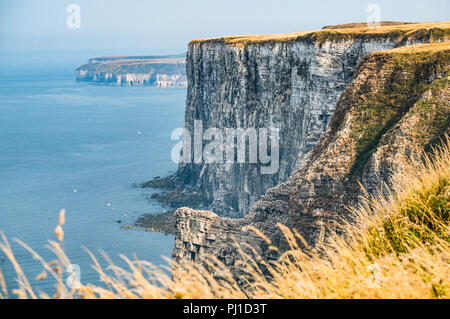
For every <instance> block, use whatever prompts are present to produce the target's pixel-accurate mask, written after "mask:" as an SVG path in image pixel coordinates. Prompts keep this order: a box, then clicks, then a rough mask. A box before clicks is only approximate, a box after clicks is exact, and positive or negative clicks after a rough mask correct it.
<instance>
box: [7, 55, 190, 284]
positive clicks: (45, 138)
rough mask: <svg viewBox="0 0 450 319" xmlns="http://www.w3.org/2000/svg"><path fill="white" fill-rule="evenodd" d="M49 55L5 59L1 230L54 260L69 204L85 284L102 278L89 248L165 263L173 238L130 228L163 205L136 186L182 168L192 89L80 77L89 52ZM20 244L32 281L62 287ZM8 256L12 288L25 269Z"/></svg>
mask: <svg viewBox="0 0 450 319" xmlns="http://www.w3.org/2000/svg"><path fill="white" fill-rule="evenodd" d="M41 60H44V61H45V62H46V63H42V65H41V66H40V65H39V61H38V60H36V61H37V62H36V61H35V62H33V63H31V64H30V67H26V66H24V65H23V64H20V63H18V64H16V65H14V63H12V64H7V65H6V64H5V62H3V63H4V64H3V68H1V70H0V230H1V231H3V232H4V233H5V235H6V236H7V237H8V239H9V240H10V241H12V239H13V238H19V239H21V240H22V241H24V242H25V243H27V244H28V245H29V246H31V247H32V248H33V249H35V250H36V251H37V252H38V253H40V254H41V255H42V256H43V257H45V258H46V259H47V260H52V255H51V253H50V252H49V251H48V249H47V248H46V247H45V246H46V243H47V241H48V240H49V239H52V240H53V239H55V237H54V235H53V230H54V228H55V226H56V224H57V222H58V213H59V211H60V209H62V208H64V209H66V224H65V225H64V231H65V239H64V249H65V251H66V253H67V255H68V256H69V257H70V259H71V262H72V263H73V264H77V265H79V267H80V269H81V281H82V282H83V283H88V282H91V283H98V280H99V277H98V275H97V273H96V272H95V271H94V270H93V269H92V267H91V265H92V262H91V260H90V258H89V256H88V255H87V253H86V252H85V251H84V250H83V249H82V248H81V247H86V248H88V249H89V250H91V251H93V252H95V253H96V255H97V256H98V257H100V254H99V251H100V250H101V251H104V252H106V253H107V254H108V255H109V256H110V257H111V258H112V260H113V261H114V262H117V263H118V264H119V265H124V263H122V262H121V259H120V257H119V254H124V255H125V256H127V257H130V258H131V257H133V254H136V256H137V257H138V258H139V259H144V260H148V261H151V262H153V263H155V264H164V261H163V259H162V258H161V256H170V255H171V251H172V248H173V243H174V238H173V236H171V235H164V234H160V233H150V232H145V231H143V230H140V229H136V228H134V229H132V230H124V229H121V226H123V225H126V224H131V225H133V224H134V222H135V220H136V218H137V217H139V216H140V215H142V214H144V213H159V212H162V211H163V207H161V206H160V205H159V204H158V203H155V202H149V201H148V200H147V198H148V197H149V195H150V194H151V192H152V191H150V190H141V189H137V188H134V187H133V183H139V182H143V181H146V180H149V179H151V178H153V177H154V176H166V175H168V174H170V173H173V172H174V171H175V170H176V164H174V163H173V162H172V161H171V159H170V151H171V148H172V146H173V145H174V143H175V142H174V141H171V140H170V133H171V131H172V130H173V129H174V128H176V127H180V126H182V125H183V116H184V103H185V96H186V90H185V89H155V88H149V87H111V86H97V85H92V84H87V83H77V82H75V80H74V72H73V69H74V68H75V67H76V66H78V65H80V64H82V63H84V62H85V59H84V57H83V58H80V57H78V58H77V56H76V55H73V56H71V59H70V63H68V64H64V63H63V62H64V59H62V60H61V61H58V63H54V64H52V61H51V60H46V59H45V56H44V57H41ZM3 61H5V60H3ZM118 220H121V221H122V223H121V224H119V223H117V221H118ZM12 246H13V248H14V252H15V254H16V258H17V260H18V261H19V263H20V264H21V265H22V267H23V268H24V271H25V273H26V274H27V275H28V278H29V280H30V282H31V284H32V285H33V286H34V287H36V288H37V289H41V290H43V291H47V292H49V291H52V287H53V285H54V283H53V282H52V281H51V280H44V281H40V282H37V281H36V280H35V276H36V275H37V274H39V273H40V272H41V271H42V267H41V266H40V264H39V262H37V261H36V260H33V258H32V257H31V255H30V254H29V253H28V252H27V251H26V250H25V249H23V248H22V247H20V246H19V245H18V244H16V243H12ZM2 257H4V256H2V254H1V253H0V267H1V269H2V271H3V274H4V276H5V279H6V283H7V285H8V288H9V289H10V290H11V289H13V288H16V286H17V284H16V282H15V273H14V271H13V269H12V266H11V264H10V263H9V261H8V260H6V259H5V258H2ZM100 259H101V257H100ZM106 264H107V263H106V262H104V263H103V265H106Z"/></svg>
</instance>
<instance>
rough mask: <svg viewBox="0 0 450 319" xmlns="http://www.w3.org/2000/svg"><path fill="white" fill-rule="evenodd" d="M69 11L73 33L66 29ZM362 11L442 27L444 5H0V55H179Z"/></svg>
mask: <svg viewBox="0 0 450 319" xmlns="http://www.w3.org/2000/svg"><path fill="white" fill-rule="evenodd" d="M70 4H76V5H78V8H79V9H80V11H79V12H80V15H79V16H80V19H79V21H80V24H79V28H77V27H73V25H72V28H70V27H68V24H67V19H68V17H69V16H71V14H72V13H73V12H69V13H67V9H68V6H69V5H70ZM370 4H377V5H378V6H379V8H380V18H381V20H383V21H387V20H394V21H445V20H450V0H427V1H418V0H395V1H392V0H386V1H381V0H378V1H377V0H368V1H365V0H342V1H336V0H315V1H311V0H308V1H303V0H296V1H295V0H285V1H283V0H270V1H267V0H257V1H254V0H221V1H216V0H190V1H187V0H183V1H181V0H180V1H178V0H165V1H162V0H160V1H154V0H147V1H144V0H68V1H66V0H0V51H36V50H102V51H108V50H110V51H111V52H113V51H114V52H119V51H123V52H126V53H127V54H131V53H136V54H143V53H149V54H158V53H183V52H185V51H186V48H187V44H188V42H189V41H190V40H191V39H195V38H205V37H217V36H224V35H236V34H263V33H281V32H300V31H309V30H316V29H320V28H321V27H323V26H324V25H330V24H340V23H349V22H365V21H367V18H368V17H369V15H370V14H371V13H370V12H369V13H368V12H367V8H368V6H369V5H370ZM71 21H74V20H71ZM77 21H78V20H77Z"/></svg>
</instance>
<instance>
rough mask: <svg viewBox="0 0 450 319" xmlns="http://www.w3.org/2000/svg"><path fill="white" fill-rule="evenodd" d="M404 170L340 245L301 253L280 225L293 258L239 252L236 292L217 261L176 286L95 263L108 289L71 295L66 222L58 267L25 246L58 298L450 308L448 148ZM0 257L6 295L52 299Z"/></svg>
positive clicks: (365, 207)
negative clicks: (444, 304)
mask: <svg viewBox="0 0 450 319" xmlns="http://www.w3.org/2000/svg"><path fill="white" fill-rule="evenodd" d="M405 167H406V169H405V170H404V171H403V172H402V173H398V174H397V175H395V176H394V177H393V185H394V190H393V192H392V193H390V194H388V195H386V196H384V197H380V198H374V197H370V196H369V195H367V196H366V198H365V199H364V200H363V201H362V204H361V205H360V206H359V207H356V208H353V209H351V210H352V212H353V213H354V216H355V220H354V221H353V222H352V223H346V224H344V225H343V227H342V230H343V233H344V234H345V235H344V236H338V235H333V236H331V237H330V240H328V241H327V242H326V243H324V244H322V245H321V246H319V247H317V248H314V249H313V248H309V249H303V250H301V249H300V246H299V244H298V243H299V242H302V244H303V245H307V244H306V243H305V242H304V241H303V238H302V237H301V235H300V234H299V233H298V232H297V231H295V230H294V231H292V230H289V229H287V228H285V227H284V226H282V225H280V227H281V228H282V230H283V231H284V233H285V236H286V239H287V240H288V242H289V244H290V247H291V249H290V250H289V251H287V252H285V253H283V255H282V257H281V258H280V259H279V260H278V261H276V262H270V263H267V262H264V261H263V260H262V259H260V258H259V257H258V256H257V255H256V254H248V253H244V250H241V257H242V258H241V261H240V262H239V264H240V268H241V269H242V276H241V277H240V278H238V280H239V283H240V284H239V285H238V284H237V281H236V278H234V277H233V275H232V274H231V273H230V272H229V270H228V269H226V267H224V266H223V265H222V264H221V263H220V262H219V261H217V260H216V259H215V258H214V257H205V258H204V264H203V265H200V264H194V263H187V264H184V265H183V266H177V265H174V267H173V269H172V277H169V276H168V275H167V274H166V273H164V272H163V271H162V270H160V269H157V268H156V267H154V266H153V265H152V264H150V263H149V262H146V261H139V260H134V261H131V260H128V259H127V258H125V257H123V258H124V259H125V261H126V262H127V263H128V265H129V269H122V268H119V267H117V266H115V265H113V264H110V266H109V268H110V270H112V272H113V274H114V275H112V276H111V275H108V274H106V272H105V271H104V270H103V269H102V268H101V266H100V264H99V263H98V262H97V260H96V258H95V257H94V255H92V254H91V257H92V258H93V261H94V264H95V267H96V269H97V271H98V272H99V274H100V276H101V279H102V280H103V281H104V283H105V286H104V287H98V286H94V285H90V284H82V285H80V286H79V287H78V288H75V289H72V290H69V289H68V288H67V287H66V286H65V285H64V281H63V275H62V272H61V269H63V267H66V266H67V265H69V264H70V261H69V260H68V258H67V257H66V255H65V254H64V251H63V250H62V248H61V245H60V242H61V241H62V240H63V231H62V225H63V224H64V214H63V213H62V214H61V218H60V224H59V225H58V227H57V231H56V232H55V234H56V235H57V238H58V241H59V242H54V241H51V242H50V249H51V250H52V251H53V252H54V254H55V256H56V257H57V258H56V260H54V261H51V262H47V261H44V260H43V259H42V258H41V257H39V256H38V255H37V254H35V253H34V252H33V251H32V249H31V248H29V247H28V246H26V245H25V244H24V243H22V245H23V246H24V247H25V248H27V249H28V250H29V251H30V252H31V253H32V254H34V256H35V257H36V258H38V259H39V260H40V261H41V262H42V264H43V267H44V272H43V273H42V274H41V275H40V276H38V277H39V278H36V280H48V279H45V278H46V277H47V274H49V275H50V276H52V277H53V278H54V279H55V280H56V283H57V289H56V291H55V294H54V296H53V297H57V298H79V297H81V298H247V297H249V298H448V297H449V295H450V287H449V285H450V283H449V278H450V267H449V262H450V241H449V211H450V183H449V181H450V143H449V139H447V140H446V143H445V145H444V146H443V147H442V148H439V149H437V151H435V153H434V155H433V156H431V157H427V156H425V159H424V161H423V162H422V163H412V164H411V163H410V164H407V165H406V166H405ZM255 231H256V232H258V231H257V230H255ZM265 240H266V241H267V242H268V243H269V244H270V240H269V239H268V238H265ZM0 248H1V249H2V250H3V252H4V253H5V254H6V256H7V257H8V258H9V259H10V260H11V262H12V263H13V265H14V267H15V270H16V272H17V280H18V289H15V290H14V291H12V292H13V293H14V294H16V295H17V296H19V297H21V298H38V297H42V298H46V297H49V296H47V295H45V294H42V293H41V294H37V293H36V292H35V291H33V289H32V288H31V286H30V284H29V281H28V279H27V278H26V276H25V274H24V273H23V271H22V269H21V267H20V265H19V264H18V263H17V262H16V260H15V258H14V254H13V252H12V250H11V248H10V246H9V244H8V241H7V240H6V238H5V237H4V236H3V241H2V242H1V243H0ZM272 249H276V248H275V247H272ZM107 260H108V259H107ZM261 265H263V268H264V269H265V271H264V272H263V271H262V269H261ZM211 270H212V271H211ZM0 286H1V288H2V295H1V297H8V296H9V295H8V290H7V288H6V287H5V284H4V280H3V277H2V276H1V272H0Z"/></svg>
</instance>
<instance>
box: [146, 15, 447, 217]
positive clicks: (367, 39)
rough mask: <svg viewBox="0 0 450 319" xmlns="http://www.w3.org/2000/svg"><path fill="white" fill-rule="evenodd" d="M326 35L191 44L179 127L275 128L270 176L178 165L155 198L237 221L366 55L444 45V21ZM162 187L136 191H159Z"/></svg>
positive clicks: (283, 174)
mask: <svg viewBox="0 0 450 319" xmlns="http://www.w3.org/2000/svg"><path fill="white" fill-rule="evenodd" d="M355 26H356V28H354V27H353V25H345V26H341V27H339V26H337V27H327V29H323V30H320V31H315V32H306V33H292V34H274V35H259V36H235V37H223V38H216V39H204V40H194V41H191V43H190V44H189V49H188V53H187V78H188V93H187V102H186V112H185V127H186V128H187V129H188V130H190V131H191V132H193V126H194V121H196V120H201V121H202V124H203V128H204V129H206V128H211V127H215V128H220V129H223V128H227V127H232V128H243V129H247V128H265V127H276V128H278V129H279V130H280V133H279V134H280V140H279V141H280V149H279V158H280V162H279V170H278V171H277V172H276V173H275V174H266V175H265V174H261V171H260V169H261V166H260V165H259V164H251V163H248V162H246V163H243V164H238V163H235V164H227V165H223V164H206V163H198V164H196V163H182V164H180V166H179V169H178V172H177V174H176V175H175V176H173V177H170V178H168V179H165V180H164V182H166V183H167V184H166V185H167V186H168V188H169V189H170V191H169V192H167V193H165V194H163V195H161V196H159V199H160V200H161V201H163V202H166V203H169V204H171V205H172V207H174V208H177V207H180V206H183V205H186V206H190V207H192V206H193V205H195V203H197V204H202V205H197V207H204V208H206V209H211V210H212V211H214V212H215V213H217V214H218V215H220V216H226V217H234V218H236V217H238V218H239V217H243V216H244V215H246V214H247V213H248V212H249V211H250V208H251V207H252V206H253V205H255V203H256V202H257V201H258V200H259V199H261V197H262V196H263V195H264V194H265V193H266V191H267V190H268V189H270V188H271V187H274V186H276V185H278V184H280V183H283V182H285V181H286V180H287V179H288V178H289V176H291V175H292V173H294V172H295V170H296V169H297V168H298V167H299V165H300V163H301V162H302V160H303V158H304V157H305V155H306V154H308V153H309V152H310V151H311V150H312V149H313V147H314V146H315V145H316V144H317V142H318V140H319V138H320V137H321V136H322V134H323V133H324V132H325V130H326V128H327V127H328V125H329V123H330V120H331V118H332V116H333V114H334V112H335V109H336V105H337V102H338V100H339V98H340V96H341V94H342V92H343V91H344V89H345V88H346V87H347V86H348V84H349V83H350V82H351V80H352V78H353V76H354V72H355V70H356V66H357V65H358V63H359V61H360V60H361V59H362V58H363V57H365V56H366V55H367V54H369V53H370V52H374V51H380V50H387V49H391V48H395V47H399V46H404V45H409V44H413V43H426V42H435V41H442V39H445V38H448V34H449V23H432V24H406V25H403V24H400V25H395V24H391V25H388V26H386V27H379V28H364V27H361V25H355ZM161 184H162V183H161V181H160V180H159V181H155V182H150V183H145V184H144V185H145V186H150V187H152V186H158V185H161Z"/></svg>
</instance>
